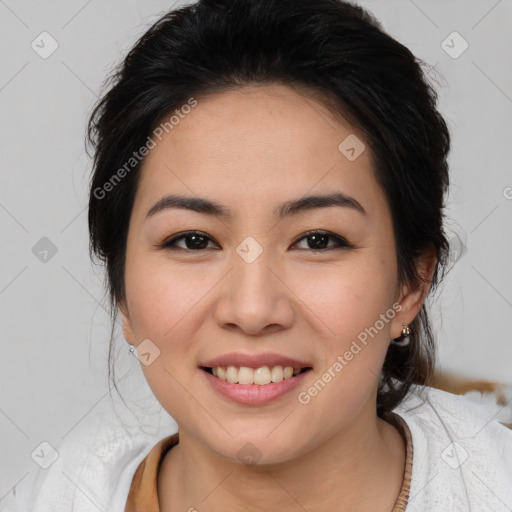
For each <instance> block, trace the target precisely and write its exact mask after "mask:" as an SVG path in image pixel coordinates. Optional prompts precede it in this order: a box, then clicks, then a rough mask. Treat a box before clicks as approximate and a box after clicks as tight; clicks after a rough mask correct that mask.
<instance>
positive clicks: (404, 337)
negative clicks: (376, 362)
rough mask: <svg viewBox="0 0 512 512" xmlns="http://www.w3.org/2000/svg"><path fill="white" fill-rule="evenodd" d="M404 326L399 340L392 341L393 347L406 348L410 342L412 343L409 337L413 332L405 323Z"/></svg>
mask: <svg viewBox="0 0 512 512" xmlns="http://www.w3.org/2000/svg"><path fill="white" fill-rule="evenodd" d="M402 325H403V327H402V333H401V335H400V336H399V337H398V338H396V339H394V340H391V343H392V344H393V345H398V346H399V347H405V346H407V345H409V342H410V341H411V339H410V337H409V336H410V334H411V332H412V331H411V328H410V327H409V325H408V324H406V323H405V322H402Z"/></svg>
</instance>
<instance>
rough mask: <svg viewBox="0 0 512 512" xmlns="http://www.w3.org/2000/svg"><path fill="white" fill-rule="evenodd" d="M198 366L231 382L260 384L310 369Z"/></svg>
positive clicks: (292, 376)
mask: <svg viewBox="0 0 512 512" xmlns="http://www.w3.org/2000/svg"><path fill="white" fill-rule="evenodd" d="M200 368H201V369H202V370H203V371H205V372H207V373H209V374H210V375H213V376H214V377H217V378H218V379H220V380H224V381H227V382H229V383H231V384H256V385H260V386H264V385H267V384H271V383H273V382H281V381H282V380H285V379H291V378H294V377H296V376H297V375H301V374H302V373H306V372H308V371H310V370H312V368H311V367H310V366H307V367H305V368H294V367H292V366H280V365H278V366H262V367H259V368H249V367H247V366H240V367H239V366H217V367H213V368H212V367H208V366H202V367H200Z"/></svg>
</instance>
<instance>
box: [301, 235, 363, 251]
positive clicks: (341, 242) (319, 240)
mask: <svg viewBox="0 0 512 512" xmlns="http://www.w3.org/2000/svg"><path fill="white" fill-rule="evenodd" d="M301 240H307V245H308V247H306V249H311V250H313V251H329V250H332V249H348V248H351V247H353V246H352V245H351V244H349V243H348V242H347V241H346V240H345V239H344V238H341V237H339V236H337V235H334V234H332V233H329V232H327V231H311V232H309V233H306V235H304V236H302V237H301V238H300V239H299V240H298V241H297V242H295V245H296V244H297V243H298V242H300V241H301ZM329 240H332V241H333V242H334V245H331V246H330V247H329Z"/></svg>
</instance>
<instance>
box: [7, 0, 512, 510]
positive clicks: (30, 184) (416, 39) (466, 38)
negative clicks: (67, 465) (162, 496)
mask: <svg viewBox="0 0 512 512" xmlns="http://www.w3.org/2000/svg"><path fill="white" fill-rule="evenodd" d="M361 3H362V5H364V6H366V7H368V8H369V9H370V10H371V11H372V12H374V13H375V15H376V16H377V17H378V18H379V19H380V20H381V21H382V23H383V25H384V28H385V29H387V30H388V31H389V32H390V33H391V34H392V35H393V36H394V37H396V38H397V39H398V40H400V41H401V42H402V43H404V44H405V45H406V46H408V47H409V48H410V49H411V51H412V52H413V53H415V54H416V55H417V56H418V57H420V58H422V59H423V60H425V61H426V62H428V63H430V64H433V65H435V66H436V68H437V69H438V71H439V72H440V83H439V84H438V85H437V86H436V87H437V90H438V91H439V96H440V109H441V111H442V113H443V114H444V115H445V118H446V120H447V122H448V124H449V128H450V129H451V132H452V137H453V150H452V153H451V156H450V163H451V177H452V187H451V193H450V200H449V211H448V213H449V215H450V217H451V218H452V219H453V220H454V221H455V222H451V223H450V225H449V226H448V228H449V231H450V233H451V234H452V235H454V234H456V233H458V235H459V236H460V237H461V240H462V241H463V243H464V247H465V250H464V251H463V253H462V257H461V258H460V260H459V261H458V262H457V264H456V265H455V268H454V269H453V271H452V273H451V274H450V275H449V277H448V278H447V280H446V281H445V283H444V285H443V286H442V288H441V289H440V294H439V296H438V299H437V300H436V301H435V304H434V305H433V319H434V324H435V328H436V330H437V336H438V345H439V354H440V361H441V365H442V367H443V368H446V369H449V370H453V371H456V372H459V373H461V374H463V375H467V376H470V377H482V378H489V379H494V380H502V381H505V382H508V383H512V364H511V361H512V337H511V335H510V320H511V319H512V264H511V262H512V258H511V255H512V230H511V221H512V153H511V143H512V122H511V121H512V66H511V64H512V62H511V58H510V55H511V49H512V32H511V31H510V27H511V26H512V3H511V2H510V0H500V1H496V0H478V1H477V0H474V1H467V0H466V1H462V0H448V1H447V0H436V1H432V0H430V1H426V0H414V1H413V0H381V1H374V2H361ZM172 5H173V4H172V3H171V2H166V1H160V0H145V1H135V0H130V1H127V0H123V1H121V0H108V1H101V2H100V1H99V0H89V1H84V0H72V1H69V0H68V1H66V2H64V1H63V0H60V1H57V0H53V1H46V2H37V1H35V0H27V1H23V2H22V1H15V0H0V33H1V34H2V45H1V48H0V55H1V62H2V65H1V67H0V108H1V119H2V122H1V128H0V137H1V151H2V154H1V169H2V171H1V173H2V174H1V186H0V229H1V248H2V250H1V251H0V262H1V266H0V315H1V324H0V325H1V338H0V339H1V341H0V343H1V351H0V353H1V357H0V381H1V386H0V434H1V435H0V465H1V467H0V507H1V498H2V497H3V496H5V495H6V494H7V493H8V492H9V491H10V489H12V487H13V486H14V485H15V484H17V483H18V482H22V481H23V479H24V478H25V477H26V476H27V475H28V474H29V473H31V472H33V471H34V470H35V468H36V465H35V462H34V461H33V460H32V459H31V457H30V454H31V453H32V451H33V450H34V449H35V448H36V447H38V446H39V444H40V443H41V442H42V441H47V442H49V443H50V444H52V445H53V446H55V445H56V444H58V443H59V442H60V441H61V440H62V439H64V438H65V437H66V436H67V435H68V434H69V433H70V432H71V431H73V429H75V428H76V426H77V425H78V424H80V423H81V422H84V421H86V420H87V418H89V417H90V416H93V415H95V414H96V415H97V414H99V412H98V411H100V410H101V407H108V406H109V400H110V399H109V395H108V384H107V377H106V360H107V341H108V336H109V317H108V315H107V313H106V312H105V309H104V307H105V304H106V302H104V301H102V298H103V290H102V275H101V272H100V271H99V270H98V269H93V268H92V266H91V264H90V261H89V256H88V238H87V225H86V219H87V212H86V204H87V197H86V194H87V181H88V176H89V170H90V161H89V159H88V158H87V156H86V154H85V152H84V143H83V139H84V133H85V132H84V130H85V122H86V116H87V114H88V113H89V112H90V108H91V107H92V104H93V102H94V101H95V100H96V94H97V93H98V91H99V86H100V84H101V83H102V81H103V79H104V78H105V77H106V75H107V73H108V71H109V70H110V69H111V66H112V65H113V64H114V63H116V62H118V61H119V59H120V58H121V56H122V55H124V54H125V52H126V51H127V50H128V48H129V47H130V45H131V44H132V43H133V42H134V41H135V39H136V38H137V37H138V36H139V35H140V34H141V33H142V32H143V31H145V29H147V28H148V27H149V25H150V24H151V23H152V22H153V21H154V20H155V19H156V16H157V15H158V14H159V13H162V12H163V11H164V10H167V9H169V8H170V7H171V6H172ZM454 31H456V32H458V33H459V34H460V36H457V35H453V34H452V33H453V32H454ZM42 32H48V33H49V34H50V35H51V38H53V39H54V40H55V41H56V43H52V40H51V39H50V37H49V36H46V35H43V36H40V34H41V33H42ZM451 34H452V35H451ZM41 39H43V41H41ZM443 41H445V42H444V43H443ZM33 42H34V43H33ZM465 42H467V44H468V45H469V46H468V48H467V49H466V50H465V51H464V52H463V53H461V51H462V50H463V49H464V47H465V44H466V43H465ZM32 43H33V44H34V49H33V48H32V46H31V45H32ZM52 44H58V48H57V49H56V50H55V51H54V53H52V54H51V55H49V56H47V55H46V54H45V52H46V53H48V52H49V51H50V50H51V48H52V46H51V45H52ZM459 54H460V55H459ZM42 56H46V57H47V58H42ZM454 57H456V58H454ZM43 237H47V238H48V239H49V240H50V241H51V243H49V242H48V241H43V242H41V239H42V238H43ZM454 240H456V239H454ZM38 243H39V244H42V246H39V245H37V244H38ZM45 244H46V245H45ZM34 246H36V249H34ZM52 247H54V250H56V251H57V252H56V253H55V254H54V255H52V249H51V248H52ZM459 249H460V245H459V246H458V245H457V244H456V243H455V244H454V254H456V253H457V252H460V251H459ZM44 250H49V251H50V252H49V253H48V254H47V255H46V254H45V253H44ZM41 251H43V252H41ZM41 258H42V259H43V260H44V258H46V261H42V259H41ZM119 332H120V331H119ZM116 351H117V352H118V353H119V354H120V360H119V362H118V374H117V375H118V378H119V377H124V378H123V379H122V382H121V383H120V386H121V389H125V390H127V391H126V392H127V393H128V395H127V397H128V396H131V397H132V399H133V398H134V396H135V395H134V393H135V390H137V396H138V397H146V396H149V397H151V394H150V393H149V389H148V388H147V386H146V385H145V381H144V379H143V377H142V373H141V371H140V368H139V366H138V365H139V363H138V362H137V360H136V359H135V358H133V357H129V356H128V355H127V345H126V343H125V342H124V340H123V339H122V338H121V337H119V338H118V344H117V349H116ZM148 393H149V394H148ZM105 404H106V405H105Z"/></svg>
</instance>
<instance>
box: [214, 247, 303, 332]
mask: <svg viewBox="0 0 512 512" xmlns="http://www.w3.org/2000/svg"><path fill="white" fill-rule="evenodd" d="M271 252H272V251H271V250H268V251H265V250H264V251H263V252H262V253H261V254H260V256H259V257H258V258H257V259H256V260H255V261H252V262H248V261H246V260H244V258H242V257H240V256H239V254H237V253H235V254H234V255H233V258H232V268H231V271H230V272H229V273H228V274H227V275H226V276H225V277H224V279H223V280H222V283H219V284H221V286H220V287H219V297H218V300H217V303H216V307H215V319H216V321H217V324H218V325H219V326H220V327H221V328H223V329H228V330H232V331H236V330H239V331H242V332H243V333H246V334H250V335H260V334H269V333H272V332H277V331H279V330H282V329H286V328H289V327H290V326H291V325H292V323H293V320H294V314H295V312H294V307H293V302H294V299H293V297H294V295H293V292H292V291H291V290H290V288H289V287H288V286H287V285H286V280H285V278H284V277H285V276H284V272H283V271H282V269H280V266H279V265H277V264H276V262H275V261H273V260H272V258H271Z"/></svg>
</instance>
